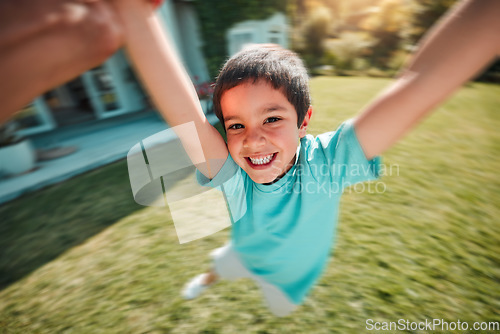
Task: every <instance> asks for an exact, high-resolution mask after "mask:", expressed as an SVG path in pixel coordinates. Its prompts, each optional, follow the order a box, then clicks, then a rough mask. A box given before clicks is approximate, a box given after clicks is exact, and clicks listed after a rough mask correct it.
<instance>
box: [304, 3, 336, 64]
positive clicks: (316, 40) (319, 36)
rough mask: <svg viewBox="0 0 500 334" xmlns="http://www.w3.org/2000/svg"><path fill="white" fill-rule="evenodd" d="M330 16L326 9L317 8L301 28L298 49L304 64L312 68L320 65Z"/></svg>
mask: <svg viewBox="0 0 500 334" xmlns="http://www.w3.org/2000/svg"><path fill="white" fill-rule="evenodd" d="M330 21H331V15H330V12H329V10H328V9H327V8H325V7H317V8H315V9H314V11H313V12H312V13H311V14H309V15H308V16H307V18H306V21H305V23H304V25H303V27H302V38H303V40H302V43H301V45H302V47H301V48H300V49H299V51H300V53H301V54H302V55H303V57H304V59H305V60H306V63H307V64H308V65H309V66H310V67H312V66H317V65H319V64H320V63H321V58H322V57H323V55H324V53H325V39H326V37H327V36H328V32H329V26H330Z"/></svg>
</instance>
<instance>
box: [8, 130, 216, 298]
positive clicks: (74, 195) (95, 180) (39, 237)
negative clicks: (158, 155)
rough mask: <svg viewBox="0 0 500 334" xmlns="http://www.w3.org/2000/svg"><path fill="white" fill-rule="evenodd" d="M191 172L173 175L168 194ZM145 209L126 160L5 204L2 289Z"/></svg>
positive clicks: (181, 171)
mask: <svg viewBox="0 0 500 334" xmlns="http://www.w3.org/2000/svg"><path fill="white" fill-rule="evenodd" d="M216 128H217V129H218V130H219V131H220V132H223V129H222V127H221V126H220V124H217V125H216ZM172 145H174V146H175V145H176V144H172ZM170 149H171V150H172V149H177V148H176V147H174V148H170ZM189 173H190V170H189V169H186V170H180V171H178V172H176V173H174V174H172V176H171V177H173V179H170V182H169V184H168V185H167V184H166V185H165V187H166V190H168V188H170V186H174V185H175V184H176V183H177V182H178V181H181V180H183V179H184V178H185V177H187V176H188V175H189ZM143 208H144V206H141V205H139V204H137V203H136V202H135V201H134V199H133V195H132V191H131V188H130V181H129V175H128V168H127V162H126V160H123V161H120V162H117V163H114V164H111V165H108V166H105V167H103V168H100V169H98V170H95V171H91V172H89V173H86V174H84V175H81V176H78V177H76V178H73V179H71V180H68V181H66V182H63V183H61V184H58V185H55V186H52V187H49V188H46V189H43V190H40V191H37V192H35V193H32V194H28V195H26V196H23V197H21V198H19V199H17V200H14V201H12V202H10V203H7V204H5V205H3V206H0V217H1V222H0V245H1V252H0V290H3V289H5V288H6V287H8V286H9V285H10V284H12V283H14V282H16V281H17V280H19V279H22V278H23V277H25V276H26V275H28V274H30V273H31V272H33V271H35V270H36V269H37V268H39V267H41V266H43V265H44V264H46V263H48V262H50V261H52V260H54V259H55V258H57V257H58V256H59V255H61V254H63V253H64V252H65V251H66V250H68V249H70V248H72V247H75V246H77V245H79V244H82V243H83V242H85V241H86V240H87V239H89V238H91V237H92V236H94V235H96V234H99V233H100V232H101V231H103V230H104V229H106V228H107V227H109V226H111V225H113V224H114V223H115V222H117V221H119V220H120V219H122V218H124V217H126V216H129V215H131V214H132V213H133V212H135V211H137V210H141V209H143Z"/></svg>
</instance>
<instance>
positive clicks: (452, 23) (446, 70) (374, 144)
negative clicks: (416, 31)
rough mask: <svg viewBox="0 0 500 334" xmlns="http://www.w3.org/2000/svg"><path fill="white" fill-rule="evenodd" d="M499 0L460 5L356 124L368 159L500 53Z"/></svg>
mask: <svg viewBox="0 0 500 334" xmlns="http://www.w3.org/2000/svg"><path fill="white" fill-rule="evenodd" d="M499 17H500V1H498V0H468V1H463V2H461V3H459V4H458V5H457V6H456V7H454V8H453V9H452V10H451V11H450V12H449V13H447V14H446V16H445V17H444V18H443V19H442V20H441V21H440V22H439V23H438V24H437V25H436V26H435V27H433V28H432V29H431V30H430V32H429V33H428V34H427V36H426V37H425V38H424V39H423V40H422V42H421V44H420V46H419V48H418V50H417V52H416V54H415V55H414V56H413V59H412V61H411V63H410V65H409V67H408V68H407V69H405V70H404V71H403V72H402V74H401V76H400V77H399V78H398V79H397V80H396V81H395V82H394V83H393V84H392V85H391V86H389V88H388V89H387V90H386V91H385V92H383V93H382V94H381V95H380V96H379V97H378V98H376V99H375V100H374V101H373V102H371V103H370V104H369V105H368V106H367V107H366V108H364V110H363V111H362V113H361V114H360V115H359V116H358V117H356V119H355V120H354V127H355V130H356V135H357V137H358V139H359V142H360V144H361V147H362V148H363V151H364V152H365V155H366V157H367V158H368V159H371V158H373V157H375V156H377V155H379V154H381V153H382V152H383V151H385V150H386V149H388V148H389V147H391V146H392V145H393V144H394V143H395V142H396V141H397V140H398V139H400V138H401V137H402V136H403V135H404V134H405V133H406V132H408V130H409V129H411V128H412V127H413V126H414V125H416V124H417V123H418V122H419V121H420V120H421V119H422V118H423V117H424V116H425V115H426V114H428V113H429V112H430V111H431V110H432V109H433V108H434V107H436V105H438V104H439V103H440V102H442V101H443V100H445V99H446V98H447V97H448V96H449V95H450V94H451V93H452V92H453V91H455V90H456V89H457V88H459V87H460V86H461V85H463V84H464V83H465V82H466V81H467V80H469V79H470V78H472V77H473V76H474V75H476V74H478V73H479V72H480V71H481V70H482V69H484V68H485V67H486V66H487V65H488V64H490V63H491V62H492V61H493V60H495V58H496V57H497V56H498V55H499V54H500V20H499Z"/></svg>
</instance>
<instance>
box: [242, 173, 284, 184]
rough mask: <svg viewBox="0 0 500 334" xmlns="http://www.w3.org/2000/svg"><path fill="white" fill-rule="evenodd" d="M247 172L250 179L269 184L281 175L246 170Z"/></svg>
mask: <svg viewBox="0 0 500 334" xmlns="http://www.w3.org/2000/svg"><path fill="white" fill-rule="evenodd" d="M247 174H248V176H249V177H250V178H251V179H252V181H253V182H255V183H259V184H271V183H274V182H276V181H278V180H279V179H280V178H281V175H280V174H279V173H266V174H261V173H255V172H253V173H252V172H248V171H247Z"/></svg>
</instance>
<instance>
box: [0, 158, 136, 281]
mask: <svg viewBox="0 0 500 334" xmlns="http://www.w3.org/2000/svg"><path fill="white" fill-rule="evenodd" d="M142 208H143V207H141V206H140V205H138V204H136V203H135V202H134V200H133V198H132V192H131V190H130V183H129V180H128V171H127V164H126V162H125V161H121V162H118V163H115V164H112V165H109V166H106V167H104V168H101V169H99V170H96V171H92V172H89V173H87V174H84V175H82V176H79V177H77V178H74V179H71V180H68V181H66V182H64V183H61V184H58V185H55V186H52V187H49V188H47V189H43V190H41V191H38V192H36V193H33V194H29V195H26V196H23V197H21V198H19V199H17V200H15V201H13V202H10V203H7V204H5V205H3V206H2V207H0V216H1V217H2V223H1V224H0V245H2V252H1V256H0V289H4V288H6V287H7V286H8V285H10V284H12V283H13V282H15V281H17V280H19V279H21V278H23V277H24V276H26V275H28V274H29V273H31V272H33V271H34V270H36V269H37V268H39V267H40V266H43V265H44V264H45V263H47V262H50V261H51V260H53V259H55V258H56V257H58V256H59V255H60V254H62V253H64V252H65V251H66V250H67V249H69V248H72V247H74V246H76V245H79V244H81V243H83V242H84V241H85V240H87V239H88V238H90V237H92V236H93V235H96V234H98V233H99V232H101V231H102V230H104V229H105V228H107V227H108V226H110V225H112V224H113V223H115V222H116V221H118V220H120V219H121V218H122V217H125V216H128V215H130V214H131V213H132V212H134V211H137V210H139V209H142Z"/></svg>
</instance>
